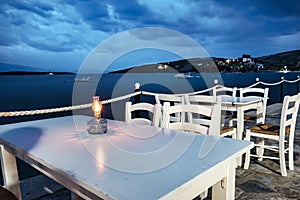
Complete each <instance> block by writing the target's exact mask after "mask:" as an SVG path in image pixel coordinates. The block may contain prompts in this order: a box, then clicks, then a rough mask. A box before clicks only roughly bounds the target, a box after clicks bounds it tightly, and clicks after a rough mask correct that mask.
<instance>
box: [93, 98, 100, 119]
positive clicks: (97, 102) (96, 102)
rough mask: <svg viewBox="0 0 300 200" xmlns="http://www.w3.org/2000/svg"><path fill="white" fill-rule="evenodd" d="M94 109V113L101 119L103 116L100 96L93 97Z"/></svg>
mask: <svg viewBox="0 0 300 200" xmlns="http://www.w3.org/2000/svg"><path fill="white" fill-rule="evenodd" d="M92 109H93V111H94V115H95V117H96V118H97V119H100V117H101V110H102V104H101V102H100V100H99V96H94V97H93V106H92Z"/></svg>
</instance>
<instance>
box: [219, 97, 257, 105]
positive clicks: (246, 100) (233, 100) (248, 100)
mask: <svg viewBox="0 0 300 200" xmlns="http://www.w3.org/2000/svg"><path fill="white" fill-rule="evenodd" d="M262 100H263V98H262V97H222V104H232V105H247V104H252V103H257V102H259V101H262Z"/></svg>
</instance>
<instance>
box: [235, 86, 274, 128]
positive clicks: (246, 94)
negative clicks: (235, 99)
mask: <svg viewBox="0 0 300 200" xmlns="http://www.w3.org/2000/svg"><path fill="white" fill-rule="evenodd" d="M239 91H240V97H241V98H244V99H246V98H257V97H260V98H261V99H262V102H263V107H262V117H263V122H264V121H265V118H266V112H267V102H268V99H269V88H240V89H239Z"/></svg>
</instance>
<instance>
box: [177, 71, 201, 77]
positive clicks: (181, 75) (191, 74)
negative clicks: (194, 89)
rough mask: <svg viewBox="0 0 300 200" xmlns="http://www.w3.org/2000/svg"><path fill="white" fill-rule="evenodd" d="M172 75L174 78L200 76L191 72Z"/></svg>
mask: <svg viewBox="0 0 300 200" xmlns="http://www.w3.org/2000/svg"><path fill="white" fill-rule="evenodd" d="M174 76H175V77H176V78H200V75H199V74H197V73H192V72H188V73H180V74H175V75H174Z"/></svg>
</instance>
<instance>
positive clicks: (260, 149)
mask: <svg viewBox="0 0 300 200" xmlns="http://www.w3.org/2000/svg"><path fill="white" fill-rule="evenodd" d="M258 145H259V146H258V147H256V154H257V155H258V156H259V157H258V160H259V161H262V160H263V155H264V151H265V149H264V145H265V140H264V139H261V140H260V141H259V142H258Z"/></svg>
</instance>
